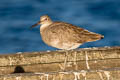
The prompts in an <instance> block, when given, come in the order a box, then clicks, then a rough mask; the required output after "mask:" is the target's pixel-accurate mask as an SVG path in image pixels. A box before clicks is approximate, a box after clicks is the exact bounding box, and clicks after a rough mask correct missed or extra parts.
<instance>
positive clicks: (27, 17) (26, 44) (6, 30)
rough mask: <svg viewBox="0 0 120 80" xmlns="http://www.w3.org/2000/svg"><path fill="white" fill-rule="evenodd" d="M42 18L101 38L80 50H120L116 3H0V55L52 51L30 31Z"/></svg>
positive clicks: (69, 0) (9, 0) (75, 0)
mask: <svg viewBox="0 0 120 80" xmlns="http://www.w3.org/2000/svg"><path fill="white" fill-rule="evenodd" d="M44 14H48V15H49V16H50V17H51V18H52V20H54V21H65V22H68V23H72V24H74V25H77V26H80V27H82V28H85V29H88V30H90V31H93V32H96V33H100V34H103V35H104V36H105V38H104V39H103V40H99V41H96V42H91V43H85V44H84V45H82V46H81V47H80V48H86V47H103V46H120V0H0V54H3V53H16V52H33V51H45V50H56V48H53V47H50V46H47V45H46V44H45V43H44V42H43V41H42V40H41V37H40V34H39V26H38V27H36V28H34V29H32V30H31V29H30V26H31V25H33V24H34V23H36V22H37V21H38V20H39V18H40V16H42V15H44Z"/></svg>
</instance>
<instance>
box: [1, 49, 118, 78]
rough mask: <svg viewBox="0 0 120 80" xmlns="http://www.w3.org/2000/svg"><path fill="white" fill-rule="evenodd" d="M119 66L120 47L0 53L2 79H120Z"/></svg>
mask: <svg viewBox="0 0 120 80" xmlns="http://www.w3.org/2000/svg"><path fill="white" fill-rule="evenodd" d="M66 57H67V63H66V65H65V70H63V69H64V62H65V58H66ZM119 68H120V47H103V48H84V49H77V50H70V51H63V50H59V51H51V52H50V51H49V52H31V53H30V52H29V53H27V52H26V53H20V52H19V53H16V54H5V55H0V75H1V76H0V80H48V79H49V80H85V79H87V80H119V79H120V77H119V74H120V69H119ZM36 73H39V74H36ZM78 74H79V76H78ZM48 75H49V77H48ZM61 75H62V77H63V78H62V79H61ZM47 77H48V78H47ZM76 78H77V79H76ZM78 78H80V79H78Z"/></svg>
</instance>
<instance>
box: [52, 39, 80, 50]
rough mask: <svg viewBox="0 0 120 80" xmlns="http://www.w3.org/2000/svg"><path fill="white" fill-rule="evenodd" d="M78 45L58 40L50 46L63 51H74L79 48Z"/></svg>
mask: <svg viewBox="0 0 120 80" xmlns="http://www.w3.org/2000/svg"><path fill="white" fill-rule="evenodd" d="M80 45H81V44H80V43H71V42H59V41H58V40H55V41H52V42H51V44H50V46H52V47H55V48H59V49H65V50H70V49H76V48H78V47H79V46H80Z"/></svg>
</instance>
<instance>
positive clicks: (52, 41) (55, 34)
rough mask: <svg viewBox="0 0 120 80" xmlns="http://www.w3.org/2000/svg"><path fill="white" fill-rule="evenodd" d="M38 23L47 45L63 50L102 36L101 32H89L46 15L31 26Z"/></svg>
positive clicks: (74, 47)
mask: <svg viewBox="0 0 120 80" xmlns="http://www.w3.org/2000/svg"><path fill="white" fill-rule="evenodd" d="M38 25H41V26H40V34H41V37H42V40H43V41H44V42H45V43H46V44H47V45H49V46H52V47H55V48H58V49H63V50H72V49H76V48H78V47H79V46H80V45H82V44H84V43H87V42H92V41H97V40H100V39H103V38H104V36H103V35H101V34H98V33H94V32H90V31H88V30H86V29H84V28H81V27H78V26H75V25H73V24H70V23H67V22H62V21H53V20H52V19H51V18H50V17H49V16H48V15H43V16H41V17H40V21H38V22H37V23H36V24H34V25H32V26H31V27H32V28H33V27H35V26H38Z"/></svg>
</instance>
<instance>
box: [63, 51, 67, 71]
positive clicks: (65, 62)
mask: <svg viewBox="0 0 120 80" xmlns="http://www.w3.org/2000/svg"><path fill="white" fill-rule="evenodd" d="M67 59H68V50H65V61H64V69H63V70H64V71H65V69H66V66H67Z"/></svg>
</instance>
